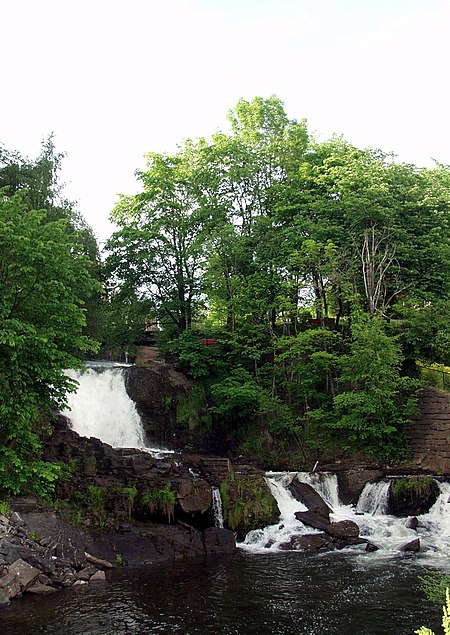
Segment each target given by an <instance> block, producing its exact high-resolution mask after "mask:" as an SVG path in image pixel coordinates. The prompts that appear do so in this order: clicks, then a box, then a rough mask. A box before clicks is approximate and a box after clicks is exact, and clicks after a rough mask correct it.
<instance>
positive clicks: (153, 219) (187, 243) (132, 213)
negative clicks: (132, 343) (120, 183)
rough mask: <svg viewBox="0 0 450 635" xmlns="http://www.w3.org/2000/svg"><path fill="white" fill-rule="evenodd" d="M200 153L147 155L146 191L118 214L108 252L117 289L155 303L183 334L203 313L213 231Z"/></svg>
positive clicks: (188, 149) (141, 175) (125, 203)
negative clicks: (204, 203)
mask: <svg viewBox="0 0 450 635" xmlns="http://www.w3.org/2000/svg"><path fill="white" fill-rule="evenodd" d="M195 152H196V149H195V148H194V147H192V146H191V145H190V144H189V143H187V144H186V146H185V148H184V149H183V150H180V151H179V152H178V154H176V155H174V156H168V155H161V154H149V155H147V161H148V164H147V170H146V171H145V172H142V173H139V174H138V176H139V179H140V180H141V182H142V184H143V186H144V190H143V192H141V193H140V194H137V195H136V196H123V197H122V198H121V200H120V202H119V203H118V205H117V206H116V208H115V209H114V211H113V212H112V215H111V216H112V219H113V220H114V221H115V222H116V223H117V224H118V225H119V226H120V227H121V229H120V231H118V232H116V233H115V234H113V236H112V237H111V238H110V240H109V241H108V243H107V245H106V248H107V250H108V251H109V252H110V255H109V256H108V258H107V262H106V267H107V270H108V271H109V272H110V274H111V276H112V279H113V281H114V283H113V284H115V285H117V286H118V287H123V288H129V289H130V291H131V292H133V293H137V294H138V295H142V296H143V297H147V298H148V299H150V300H151V301H152V302H153V304H154V305H155V307H156V309H157V311H158V315H159V318H160V319H161V320H162V321H163V322H165V323H167V322H169V323H170V324H172V326H174V327H175V328H176V329H177V331H178V332H179V333H182V332H183V331H185V330H186V329H187V328H190V326H191V324H192V320H193V318H194V316H195V315H198V313H199V312H200V310H201V307H202V304H203V296H202V291H203V289H202V285H203V281H202V273H203V270H204V268H205V264H206V244H207V240H208V229H209V226H210V222H209V214H208V211H206V212H205V210H204V209H203V208H202V207H201V205H200V203H199V198H200V196H201V189H200V188H199V187H198V186H197V181H196V169H195Z"/></svg>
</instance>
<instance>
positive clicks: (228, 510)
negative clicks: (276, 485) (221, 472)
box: [220, 473, 279, 531]
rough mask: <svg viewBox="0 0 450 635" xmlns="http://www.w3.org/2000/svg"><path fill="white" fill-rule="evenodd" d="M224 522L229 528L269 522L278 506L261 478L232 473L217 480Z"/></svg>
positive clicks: (253, 525) (248, 528)
mask: <svg viewBox="0 0 450 635" xmlns="http://www.w3.org/2000/svg"><path fill="white" fill-rule="evenodd" d="M220 495H221V498H222V505H223V513H224V519H225V524H226V526H227V527H229V528H230V529H231V530H232V531H250V530H251V529H257V528H259V527H264V526H266V525H270V524H272V523H273V522H274V518H276V517H277V514H278V513H279V512H278V507H277V504H276V501H275V499H274V497H273V496H272V493H271V492H270V489H269V487H268V486H267V484H266V483H265V481H264V480H263V479H262V478H261V477H256V478H255V477H243V476H240V475H236V474H234V473H232V474H230V476H229V478H227V480H225V481H222V482H221V483H220Z"/></svg>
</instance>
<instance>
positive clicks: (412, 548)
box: [400, 538, 420, 552]
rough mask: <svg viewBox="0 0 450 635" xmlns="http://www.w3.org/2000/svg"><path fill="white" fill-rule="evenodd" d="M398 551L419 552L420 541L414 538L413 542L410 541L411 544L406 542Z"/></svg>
mask: <svg viewBox="0 0 450 635" xmlns="http://www.w3.org/2000/svg"><path fill="white" fill-rule="evenodd" d="M400 551H404V552H411V551H412V552H417V551H420V540H419V538H416V539H415V540H411V542H407V543H406V545H403V546H402V547H400Z"/></svg>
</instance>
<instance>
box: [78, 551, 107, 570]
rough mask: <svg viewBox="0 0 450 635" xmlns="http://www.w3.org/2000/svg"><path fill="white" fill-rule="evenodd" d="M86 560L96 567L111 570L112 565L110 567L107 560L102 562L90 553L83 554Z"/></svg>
mask: <svg viewBox="0 0 450 635" xmlns="http://www.w3.org/2000/svg"><path fill="white" fill-rule="evenodd" d="M84 555H85V556H86V560H87V561H88V562H91V563H92V564H95V565H97V567H101V568H102V569H112V568H113V566H114V565H112V564H111V563H110V562H109V561H108V560H103V559H102V558H97V557H96V556H93V555H92V554H90V553H87V552H85V554H84Z"/></svg>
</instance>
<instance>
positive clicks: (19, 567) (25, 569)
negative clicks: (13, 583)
mask: <svg viewBox="0 0 450 635" xmlns="http://www.w3.org/2000/svg"><path fill="white" fill-rule="evenodd" d="M9 573H10V574H12V575H14V576H15V577H16V578H17V579H18V581H19V584H20V590H21V591H26V589H27V588H28V587H29V586H31V584H32V583H33V582H34V581H35V580H36V578H38V577H39V575H40V573H41V572H40V571H39V569H37V568H36V567H33V566H31V564H28V562H25V560H22V559H21V558H19V560H16V561H15V562H13V564H12V565H11V566H10V567H9Z"/></svg>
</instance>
